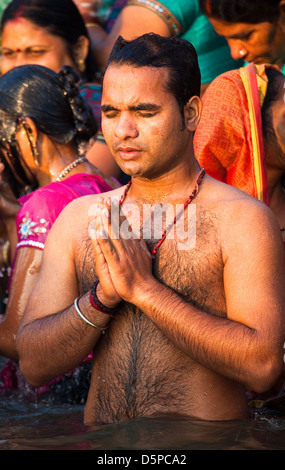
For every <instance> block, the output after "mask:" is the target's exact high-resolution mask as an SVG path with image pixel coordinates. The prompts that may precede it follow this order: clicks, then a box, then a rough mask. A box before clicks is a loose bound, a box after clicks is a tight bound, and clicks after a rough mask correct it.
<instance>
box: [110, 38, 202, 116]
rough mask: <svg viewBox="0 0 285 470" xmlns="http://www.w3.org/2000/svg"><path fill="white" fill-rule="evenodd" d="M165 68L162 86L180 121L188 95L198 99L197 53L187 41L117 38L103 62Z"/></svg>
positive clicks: (198, 73) (199, 79)
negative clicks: (107, 57) (166, 70)
mask: <svg viewBox="0 0 285 470" xmlns="http://www.w3.org/2000/svg"><path fill="white" fill-rule="evenodd" d="M111 64H112V65H113V64H115V65H130V66H132V67H156V68H167V69H168V71H169V75H168V79H167V81H166V83H164V87H165V88H166V90H167V91H169V92H170V93H171V94H172V95H173V96H174V97H175V98H176V100H177V102H178V105H179V109H180V112H181V114H182V116H183V118H184V106H185V105H186V104H187V103H188V101H189V99H190V98H191V97H192V96H200V87H201V73H200V69H199V65H198V58H197V53H196V50H195V49H194V47H193V46H192V44H191V43H190V42H189V41H185V40H184V39H179V38H167V37H162V36H159V35H158V34H154V33H148V34H144V35H142V36H140V37H138V38H136V39H134V40H132V41H126V40H125V39H123V38H122V37H121V36H119V37H118V39H117V41H116V42H115V44H114V47H113V50H112V52H111V54H110V57H109V60H108V62H107V66H106V69H107V68H108V66H109V65H111Z"/></svg>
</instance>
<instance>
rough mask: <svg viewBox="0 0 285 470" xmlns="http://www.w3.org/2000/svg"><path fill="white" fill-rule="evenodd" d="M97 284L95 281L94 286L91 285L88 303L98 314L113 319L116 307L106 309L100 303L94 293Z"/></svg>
mask: <svg viewBox="0 0 285 470" xmlns="http://www.w3.org/2000/svg"><path fill="white" fill-rule="evenodd" d="M98 284H99V281H95V282H94V284H92V287H91V289H90V297H89V299H90V303H91V305H92V307H94V308H95V309H96V310H98V311H99V312H102V313H106V314H107V315H110V317H113V316H114V313H115V311H116V307H115V308H110V307H106V305H104V304H102V302H100V300H99V299H98V297H97V293H96V289H97V286H98Z"/></svg>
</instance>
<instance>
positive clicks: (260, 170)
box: [194, 63, 271, 205]
mask: <svg viewBox="0 0 285 470" xmlns="http://www.w3.org/2000/svg"><path fill="white" fill-rule="evenodd" d="M266 67H271V66H267V65H260V66H257V65H254V64H253V63H251V64H249V65H247V66H246V67H242V68H240V69H238V70H232V71H230V72H226V73H224V74H222V75H220V76H219V77H217V78H216V79H215V80H214V81H213V82H212V83H211V85H210V86H209V87H208V89H207V90H206V92H205V94H204V96H203V111H202V116H201V121H200V123H199V126H198V128H197V130H196V132H195V136H194V149H195V154H196V157H197V159H198V160H199V162H200V164H201V166H203V167H204V168H205V169H206V171H207V173H208V175H210V176H212V177H213V178H216V179H218V180H220V181H223V182H225V183H228V184H231V185H232V186H235V187H237V188H239V189H241V190H243V191H245V192H247V193H248V194H250V195H252V196H254V197H256V198H257V199H259V200H260V201H263V202H264V203H265V204H267V205H268V204H269V200H268V187H267V177H266V163H265V154H264V146H263V136H262V120H261V107H262V104H263V101H264V97H265V95H266V91H267V76H266V73H265V69H266Z"/></svg>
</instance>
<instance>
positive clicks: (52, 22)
mask: <svg viewBox="0 0 285 470" xmlns="http://www.w3.org/2000/svg"><path fill="white" fill-rule="evenodd" d="M18 18H25V19H26V20H28V21H30V22H31V23H33V24H35V25H36V26H38V27H40V28H44V29H46V30H47V31H48V32H49V33H50V34H52V35H54V36H58V37H60V38H62V39H63V40H64V41H65V42H66V45H67V48H68V50H69V53H70V57H71V58H72V60H73V61H74V62H75V63H76V60H75V57H74V55H73V50H72V48H73V46H74V45H75V44H76V43H77V41H78V39H79V37H80V36H85V37H87V38H88V40H89V50H88V55H87V57H86V59H85V66H86V70H85V72H84V78H85V79H86V80H88V81H93V80H94V79H95V78H96V74H97V73H98V67H97V64H96V62H95V59H94V57H93V54H92V50H91V41H90V38H89V35H88V31H87V28H86V26H85V23H84V21H83V18H82V16H81V14H80V12H79V10H78V8H77V6H76V5H75V3H74V2H73V1H72V0H12V2H11V3H9V5H8V6H7V7H6V9H5V10H4V13H3V16H2V20H1V32H2V31H3V29H4V26H5V25H6V23H7V22H8V21H11V20H15V19H18Z"/></svg>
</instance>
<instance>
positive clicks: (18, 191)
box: [0, 65, 114, 393]
mask: <svg viewBox="0 0 285 470" xmlns="http://www.w3.org/2000/svg"><path fill="white" fill-rule="evenodd" d="M77 82H78V77H77V75H76V74H75V72H74V71H73V69H71V68H70V67H68V66H66V67H64V68H63V69H62V71H60V73H59V74H56V73H55V72H53V71H52V70H51V69H48V68H46V67H42V66H38V65H26V66H21V67H16V68H14V69H12V70H10V71H9V72H7V73H6V74H5V75H3V76H2V77H1V78H0V156H1V161H2V164H1V170H2V171H3V169H4V171H3V173H2V180H3V181H4V182H5V184H4V185H3V181H2V184H1V186H0V190H1V204H0V210H1V218H2V220H3V221H4V223H5V225H6V230H7V233H8V235H9V240H10V257H11V259H12V272H11V276H10V287H9V296H8V303H7V307H6V311H5V314H4V315H3V316H2V320H1V322H0V354H1V355H2V356H6V357H8V358H11V359H13V360H14V361H16V362H17V360H18V354H17V351H16V348H15V335H16V331H17V329H18V324H19V321H20V319H21V317H22V315H23V313H24V311H25V306H26V303H27V300H28V298H29V295H30V293H31V291H32V289H33V286H34V284H35V282H36V280H37V276H38V273H39V270H40V266H41V262H42V253H43V249H44V246H45V241H46V238H47V235H48V233H49V231H50V229H51V227H52V225H53V223H54V222H55V220H56V218H57V217H58V215H59V214H60V212H61V211H62V210H63V208H64V207H65V206H66V205H67V204H69V202H71V201H72V200H74V199H75V198H77V197H81V196H84V195H88V194H94V193H95V194H96V193H101V192H105V191H109V190H110V189H111V187H114V184H113V181H110V183H111V184H110V185H109V184H108V183H107V181H106V180H105V179H104V178H103V176H102V175H101V174H100V173H99V172H98V170H97V169H96V168H95V167H94V166H93V165H92V164H91V163H90V162H89V161H88V160H87V159H86V157H85V155H84V153H82V152H83V151H84V148H86V149H87V146H88V143H89V141H90V139H91V138H92V137H94V135H95V134H96V131H97V125H96V121H95V119H94V116H93V113H92V110H91V109H90V107H89V106H88V105H87V104H86V103H85V101H84V100H83V98H82V97H81V96H80V94H79V90H78V87H77ZM111 185H112V186H111ZM16 198H17V199H16ZM17 201H18V202H17ZM15 214H16V217H15ZM15 239H16V243H15ZM54 261H55V263H60V253H59V254H58V258H57V259H55V260H54ZM47 289H48V286H47ZM39 301H40V299H39ZM16 362H10V363H9V364H8V366H7V367H6V368H5V370H4V371H3V372H2V380H3V382H4V386H5V387H9V386H10V387H11V386H12V383H15V373H17V374H18V370H17V366H16ZM17 374H16V375H17ZM70 388H71V389H72V391H73V392H74V389H73V388H72V387H70ZM87 388H88V387H87ZM74 393H75V392H74ZM78 393H80V392H78Z"/></svg>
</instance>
